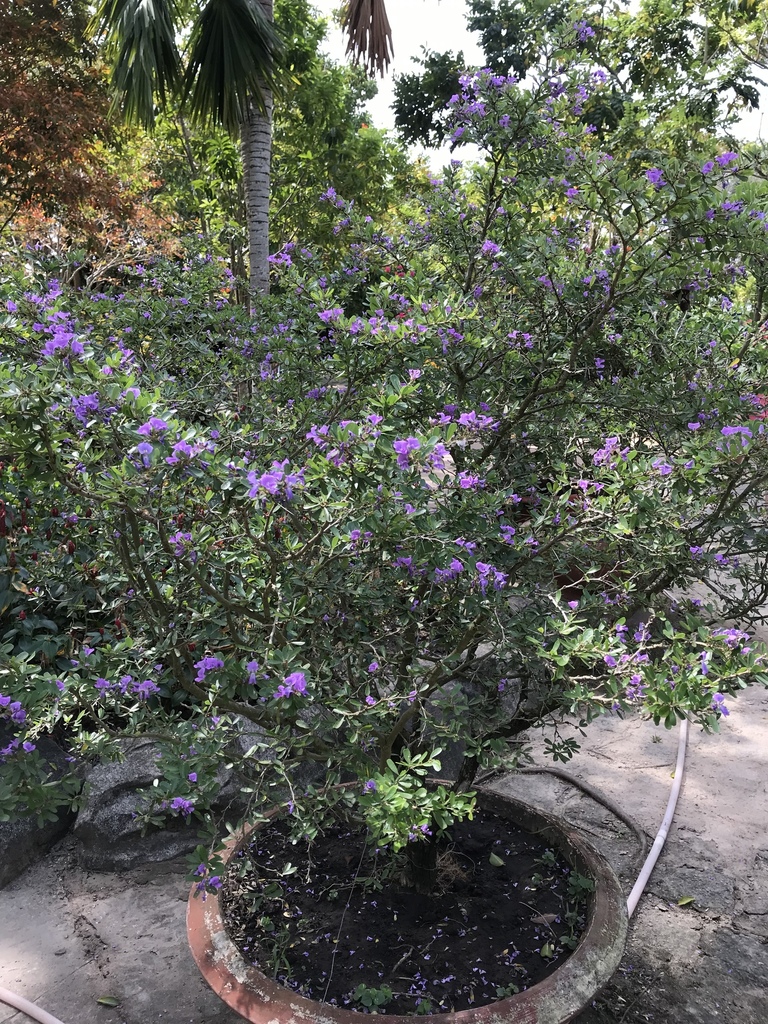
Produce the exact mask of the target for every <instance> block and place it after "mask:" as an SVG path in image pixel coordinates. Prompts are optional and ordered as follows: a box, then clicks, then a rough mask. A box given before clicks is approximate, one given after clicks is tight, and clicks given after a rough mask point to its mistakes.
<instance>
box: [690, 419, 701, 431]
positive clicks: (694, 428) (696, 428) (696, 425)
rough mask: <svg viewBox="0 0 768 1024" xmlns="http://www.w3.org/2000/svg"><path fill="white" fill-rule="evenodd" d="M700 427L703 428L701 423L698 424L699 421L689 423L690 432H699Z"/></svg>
mask: <svg viewBox="0 0 768 1024" xmlns="http://www.w3.org/2000/svg"><path fill="white" fill-rule="evenodd" d="M700 426H701V424H700V423H698V422H697V421H694V422H693V423H689V424H688V429H689V430H698V429H699V427H700Z"/></svg>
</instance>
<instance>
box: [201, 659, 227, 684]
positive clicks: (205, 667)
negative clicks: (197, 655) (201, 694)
mask: <svg viewBox="0 0 768 1024" xmlns="http://www.w3.org/2000/svg"><path fill="white" fill-rule="evenodd" d="M195 668H196V669H197V675H196V676H195V682H197V683H202V682H203V681H204V680H205V675H206V672H212V671H213V670H214V669H217V668H224V662H223V661H222V660H221V658H201V660H200V661H196V662H195Z"/></svg>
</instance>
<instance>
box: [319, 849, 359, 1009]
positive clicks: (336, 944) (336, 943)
mask: <svg viewBox="0 0 768 1024" xmlns="http://www.w3.org/2000/svg"><path fill="white" fill-rule="evenodd" d="M367 848H368V833H367V832H366V835H365V843H364V844H363V849H362V851H361V853H360V860H359V861H358V864H357V871H355V877H354V878H353V879H352V885H351V886H350V887H349V896H347V902H346V906H345V907H344V911H343V913H342V915H341V920H340V921H339V930H338V931H337V932H336V939H335V941H334V943H333V953H332V954H331V969H330V971H329V972H328V981H327V982H326V984H325V992H323V998H322V999H321V1000H320V1002H321V1003H324V1002H325V1000H326V996H327V995H328V989H329V988H330V987H331V978H332V977H333V969H334V967H335V966H336V954H337V953H338V951H339V938H340V937H341V929H342V928H343V927H344V918H345V917H346V916H347V911H348V910H349V904H350V903H351V901H352V893H353V892H354V891H355V883H356V882H357V876H358V875H359V874H360V868H361V867H362V866H363V857H365V851H366V849H367Z"/></svg>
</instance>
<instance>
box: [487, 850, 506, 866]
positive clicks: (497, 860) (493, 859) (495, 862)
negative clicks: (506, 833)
mask: <svg viewBox="0 0 768 1024" xmlns="http://www.w3.org/2000/svg"><path fill="white" fill-rule="evenodd" d="M488 863H489V864H490V865H491V866H492V867H494V868H503V867H504V861H503V860H502V859H501V857H499V856H498V855H497V854H495V853H492V854H491V856H490V857H489V858H488Z"/></svg>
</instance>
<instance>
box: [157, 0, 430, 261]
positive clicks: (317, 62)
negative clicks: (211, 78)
mask: <svg viewBox="0 0 768 1024" xmlns="http://www.w3.org/2000/svg"><path fill="white" fill-rule="evenodd" d="M275 24H276V26H277V28H278V30H279V31H280V34H281V37H282V39H283V62H284V66H285V69H286V74H285V79H284V86H283V91H282V97H281V102H280V103H278V104H277V105H276V107H275V111H274V118H273V149H272V171H271V175H272V187H271V200H270V239H271V246H272V250H273V251H275V250H276V249H278V248H280V246H282V245H283V244H284V243H286V242H298V241H300V242H301V243H302V244H304V245H309V246H314V245H316V244H318V243H322V244H323V245H326V246H327V245H330V244H332V243H333V241H334V238H337V237H338V236H335V235H334V226H335V224H336V221H337V219H338V218H337V216H336V213H337V211H336V209H335V207H333V206H332V205H330V204H328V203H321V202H319V199H320V196H321V194H322V193H324V192H327V190H328V189H329V188H330V189H333V190H334V191H335V192H337V193H338V195H339V196H341V197H343V198H344V199H351V200H354V202H355V204H356V206H357V207H358V208H359V209H360V210H361V212H363V213H364V214H369V215H371V216H374V217H378V216H381V215H382V214H384V213H385V212H386V211H387V209H388V208H389V207H390V206H391V205H392V204H393V203H394V202H395V200H396V199H397V198H398V197H401V196H402V195H403V194H404V193H405V191H406V189H407V188H408V187H409V186H412V185H414V184H415V182H416V177H415V176H414V168H413V167H412V165H411V164H410V163H409V161H408V158H407V156H406V154H405V151H404V150H403V148H402V146H401V145H399V144H398V143H396V142H395V141H394V140H392V139H390V138H388V137H387V135H386V134H385V133H384V132H381V131H379V130H378V129H376V128H374V127H373V126H371V125H370V123H369V119H368V115H367V114H366V112H365V103H366V101H367V100H368V99H370V98H371V97H372V96H373V95H374V94H375V92H376V86H375V85H374V84H373V82H371V81H370V80H369V79H368V78H367V77H366V75H365V72H364V71H363V70H362V69H361V68H357V67H351V66H349V65H341V64H338V63H336V62H334V61H332V60H330V59H329V58H328V57H327V56H325V55H324V54H322V53H321V52H320V50H321V47H322V44H323V41H324V40H325V37H326V33H327V23H326V21H325V20H324V19H322V18H318V17H317V16H316V15H315V14H313V12H312V9H311V8H310V6H309V4H308V3H307V2H306V0H279V2H278V3H277V4H276V6H275ZM153 146H154V148H153V163H152V169H153V173H155V174H156V175H157V176H158V177H161V178H163V179H164V180H165V182H166V190H167V192H168V194H169V198H170V199H171V200H172V203H173V205H174V207H175V209H176V210H177V212H178V213H179V215H180V216H181V218H182V220H183V221H184V222H186V224H187V225H188V226H189V227H190V228H192V229H194V230H198V229H199V230H202V231H203V233H204V234H206V235H208V237H209V239H210V240H211V243H212V244H214V245H218V246H219V247H220V251H228V252H229V255H230V261H231V266H232V269H233V270H234V271H235V272H236V273H238V271H239V269H240V268H241V267H242V265H243V260H242V255H241V254H242V246H243V242H244V240H245V230H246V220H245V200H244V191H243V178H242V169H241V164H240V161H239V160H238V156H237V149H236V144H235V142H234V140H233V139H232V138H231V137H230V136H229V135H228V134H227V133H226V132H225V131H224V130H223V129H221V128H216V127H210V126H209V127H206V128H198V127H196V126H195V125H188V124H187V123H186V120H185V118H184V116H183V114H182V113H181V112H180V111H179V110H178V108H174V107H173V106H169V107H168V109H167V111H166V112H165V113H161V114H160V115H159V116H158V119H157V130H156V134H155V139H154V144H153Z"/></svg>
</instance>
